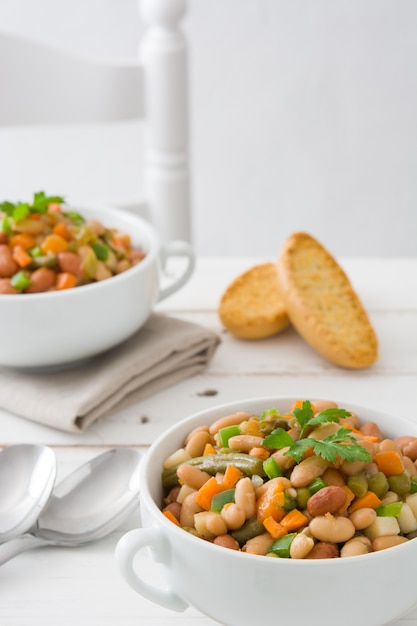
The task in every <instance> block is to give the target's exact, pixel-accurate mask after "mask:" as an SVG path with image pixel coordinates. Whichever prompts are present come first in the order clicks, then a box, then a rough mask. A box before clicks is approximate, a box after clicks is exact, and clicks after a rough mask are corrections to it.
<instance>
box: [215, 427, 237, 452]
mask: <svg viewBox="0 0 417 626" xmlns="http://www.w3.org/2000/svg"><path fill="white" fill-rule="evenodd" d="M236 435H240V428H239V426H225V427H224V428H220V430H219V437H220V442H221V445H222V447H223V448H228V447H229V439H230V437H235V436H236Z"/></svg>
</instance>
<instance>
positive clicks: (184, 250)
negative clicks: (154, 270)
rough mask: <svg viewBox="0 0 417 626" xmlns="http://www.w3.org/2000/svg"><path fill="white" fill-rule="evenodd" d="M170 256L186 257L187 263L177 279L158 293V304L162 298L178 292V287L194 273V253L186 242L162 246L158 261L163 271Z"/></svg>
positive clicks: (175, 242)
mask: <svg viewBox="0 0 417 626" xmlns="http://www.w3.org/2000/svg"><path fill="white" fill-rule="evenodd" d="M171 256H179V257H181V256H182V257H187V259H188V263H187V266H186V268H185V270H184V271H183V273H182V274H181V276H179V278H177V279H176V280H175V281H174V282H173V283H172V284H171V285H168V286H167V287H163V288H161V290H160V292H159V297H158V302H160V301H161V300H164V298H166V297H168V296H170V295H171V294H173V293H174V292H175V291H178V289H179V288H180V287H182V286H183V285H185V283H186V282H187V281H188V279H189V278H190V276H191V274H192V273H193V271H194V267H195V253H194V250H193V248H192V247H191V246H190V244H189V243H187V242H186V241H171V243H168V244H166V245H164V246H162V248H161V252H160V260H161V266H162V269H163V270H164V269H165V267H166V264H167V261H168V259H169V257H171Z"/></svg>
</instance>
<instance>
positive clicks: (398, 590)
mask: <svg viewBox="0 0 417 626" xmlns="http://www.w3.org/2000/svg"><path fill="white" fill-rule="evenodd" d="M310 399H311V400H312V401H313V402H314V398H310ZM332 399H333V400H335V401H336V402H338V403H339V406H340V407H341V408H346V409H350V410H351V411H354V412H356V413H357V414H358V415H359V417H360V419H361V421H375V422H377V423H378V424H379V425H380V427H381V429H382V431H383V432H384V433H385V434H386V436H391V437H393V436H396V435H405V434H411V435H414V436H416V435H417V425H415V424H411V423H409V422H407V421H405V420H402V419H399V418H397V417H391V416H389V415H385V414H382V413H380V412H379V411H375V410H372V409H366V408H363V407H359V406H356V405H352V404H351V403H346V402H342V401H338V399H337V398H332ZM294 400H295V398H282V397H270V398H258V399H254V400H245V401H239V402H234V403H231V404H227V405H223V406H220V407H217V408H214V409H210V410H208V411H204V412H202V413H199V414H196V415H194V416H192V417H190V418H188V419H186V420H183V421H181V422H180V423H178V424H176V425H175V426H173V427H172V428H170V429H169V430H168V431H166V432H165V433H164V434H163V435H162V436H161V437H159V439H158V440H157V441H155V443H154V444H153V445H152V446H151V448H150V449H149V451H148V452H147V454H146V455H145V457H144V459H143V462H142V467H141V479H140V498H141V515H142V524H143V528H139V529H135V530H132V531H130V532H129V533H127V534H126V535H124V536H123V537H122V539H121V540H120V541H119V543H118V546H117V549H116V560H117V563H118V566H119V568H120V570H121V573H122V575H123V576H124V578H125V579H126V580H127V582H128V583H129V584H130V585H131V586H132V587H133V588H134V589H135V590H136V591H137V592H138V593H140V594H142V595H143V596H145V597H146V598H148V599H150V600H152V601H154V602H156V603H158V604H161V605H163V606H165V607H167V608H170V609H172V610H176V611H182V610H184V609H186V608H187V607H188V606H189V605H192V606H194V607H196V608H197V609H199V610H200V611H201V612H202V613H204V614H206V615H208V616H209V617H211V618H213V619H215V620H217V621H218V622H220V623H221V624H225V625H227V626H253V624H258V623H261V622H262V621H267V622H271V623H272V622H273V623H277V624H278V623H279V624H285V625H291V626H305V625H306V624H310V625H312V626H334V624H337V625H338V626H351V625H352V624H358V625H364V626H381V625H382V624H387V623H388V622H390V621H391V620H394V619H396V618H398V617H399V616H400V615H402V614H404V613H406V612H408V611H409V610H410V609H411V608H412V607H413V605H415V604H416V602H417V587H416V584H415V574H416V568H417V565H416V564H417V540H412V541H409V542H407V543H405V544H401V545H399V546H397V547H393V548H389V549H386V550H382V551H380V552H374V553H371V554H367V555H364V556H354V557H349V558H338V559H321V560H293V559H279V558H277V559H273V558H268V557H265V556H258V555H253V554H246V553H243V552H239V551H235V550H228V549H226V548H222V547H219V546H216V545H215V544H212V543H210V542H207V541H204V540H202V539H200V538H198V537H195V536H193V535H192V534H190V533H187V532H185V531H184V530H182V529H181V528H179V527H178V526H176V525H175V524H173V523H172V522H171V521H169V520H168V519H166V518H165V516H164V515H163V514H162V513H161V511H160V508H159V504H160V502H161V498H162V488H161V471H162V462H163V460H164V459H165V458H166V457H167V456H168V455H169V454H170V453H172V452H173V451H175V450H176V449H177V448H179V447H181V446H182V444H183V440H184V437H185V436H186V434H187V433H188V432H190V430H192V429H193V428H194V427H195V426H198V425H201V424H210V423H212V422H213V421H214V420H216V419H217V418H219V417H221V416H223V415H227V414H230V413H233V412H235V411H237V410H242V411H248V412H254V413H255V414H258V413H259V412H262V411H263V410H266V409H269V408H276V409H278V410H280V411H284V410H288V409H289V407H290V406H291V404H292V403H293V402H294ZM145 547H150V548H151V554H152V556H153V558H154V559H155V561H158V562H159V563H162V565H163V569H164V574H165V576H164V578H166V585H165V586H161V587H159V586H157V585H152V584H150V583H149V582H147V571H146V560H143V559H137V560H136V561H137V562H136V561H135V555H136V554H137V553H138V552H139V551H140V550H141V549H142V548H145Z"/></svg>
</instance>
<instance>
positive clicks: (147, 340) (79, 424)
mask: <svg viewBox="0 0 417 626" xmlns="http://www.w3.org/2000/svg"><path fill="white" fill-rule="evenodd" d="M219 343H220V338H219V337H218V336H217V335H216V334H215V333H214V332H212V331H210V330H209V329H207V328H204V327H202V326H199V325H197V324H193V323H190V322H185V321H182V320H179V319H176V318H172V317H168V316H165V315H160V314H158V315H157V314H154V315H152V316H151V318H150V319H149V320H148V322H147V323H146V324H145V326H143V327H142V328H141V329H140V330H139V331H138V332H137V333H136V334H135V335H134V336H133V337H131V338H130V339H128V340H127V341H125V342H124V343H123V344H121V345H120V346H117V347H116V348H113V349H112V350H109V351H108V352H106V353H104V354H102V355H99V356H97V357H94V358H93V359H91V360H89V361H87V362H86V363H84V364H82V365H80V366H79V367H74V368H71V369H66V370H60V371H52V372H47V373H35V374H33V373H26V372H20V371H14V370H6V369H0V388H1V394H0V407H1V408H3V409H6V410H7V411H10V412H11V413H14V414H17V415H20V416H22V417H25V418H28V419H30V420H33V421H35V422H41V423H43V424H47V425H48V426H52V427H54V428H57V429H59V430H64V431H69V432H81V431H83V430H85V429H86V428H87V427H88V426H89V425H90V424H91V423H92V422H94V421H95V420H96V419H97V418H99V417H101V416H102V415H104V414H105V413H106V412H107V411H109V410H110V409H111V408H113V407H114V406H115V405H116V404H117V403H118V402H120V401H121V400H122V399H124V398H125V397H126V396H127V395H128V394H129V393H131V392H133V391H135V392H136V394H135V398H136V397H137V398H141V397H145V396H148V395H150V394H152V393H155V392H157V391H159V390H160V389H163V388H165V387H168V386H170V385H173V384H174V383H176V382H178V381H180V380H182V379H184V378H188V377H190V376H192V375H194V374H196V373H197V372H199V371H201V370H202V369H204V368H205V367H206V365H207V364H208V362H209V361H210V359H211V358H212V356H213V354H214V351H215V349H216V347H217V345H218V344H219Z"/></svg>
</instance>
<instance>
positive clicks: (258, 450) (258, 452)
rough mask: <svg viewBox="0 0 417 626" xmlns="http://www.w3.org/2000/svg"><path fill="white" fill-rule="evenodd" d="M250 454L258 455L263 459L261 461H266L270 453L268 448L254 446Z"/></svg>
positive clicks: (258, 457) (257, 456)
mask: <svg viewBox="0 0 417 626" xmlns="http://www.w3.org/2000/svg"><path fill="white" fill-rule="evenodd" d="M249 454H250V456H256V458H257V459H261V461H266V459H269V457H270V454H269V452H268V450H267V449H266V448H261V447H255V448H252V450H250V452H249Z"/></svg>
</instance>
